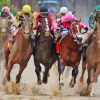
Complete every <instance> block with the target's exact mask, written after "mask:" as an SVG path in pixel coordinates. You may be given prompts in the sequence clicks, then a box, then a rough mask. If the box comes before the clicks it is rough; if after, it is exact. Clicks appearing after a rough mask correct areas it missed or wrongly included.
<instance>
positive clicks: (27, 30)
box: [20, 15, 33, 39]
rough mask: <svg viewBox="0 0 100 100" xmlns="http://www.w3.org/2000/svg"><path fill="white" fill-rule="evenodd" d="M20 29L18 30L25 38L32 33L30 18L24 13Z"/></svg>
mask: <svg viewBox="0 0 100 100" xmlns="http://www.w3.org/2000/svg"><path fill="white" fill-rule="evenodd" d="M21 23H22V24H21V30H20V32H21V33H22V34H23V36H24V37H25V38H26V39H27V38H28V37H29V36H30V35H31V33H32V24H33V22H32V18H31V17H29V16H27V15H25V16H24V18H23V21H22V22H21Z"/></svg>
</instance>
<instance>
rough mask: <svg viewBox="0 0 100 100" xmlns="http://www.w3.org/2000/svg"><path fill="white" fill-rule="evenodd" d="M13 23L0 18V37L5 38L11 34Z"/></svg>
mask: <svg viewBox="0 0 100 100" xmlns="http://www.w3.org/2000/svg"><path fill="white" fill-rule="evenodd" d="M11 24H12V23H11V22H10V21H9V19H7V18H3V17H0V35H1V36H5V35H7V33H8V32H9V33H10V27H11Z"/></svg>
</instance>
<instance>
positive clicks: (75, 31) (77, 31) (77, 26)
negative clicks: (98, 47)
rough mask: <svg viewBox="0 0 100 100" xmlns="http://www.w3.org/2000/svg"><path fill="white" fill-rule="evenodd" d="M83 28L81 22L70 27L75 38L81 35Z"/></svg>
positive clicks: (73, 23) (76, 22)
mask: <svg viewBox="0 0 100 100" xmlns="http://www.w3.org/2000/svg"><path fill="white" fill-rule="evenodd" d="M81 29H82V28H81V26H80V21H74V22H72V24H71V27H70V32H71V34H72V36H73V37H75V36H76V35H78V34H81Z"/></svg>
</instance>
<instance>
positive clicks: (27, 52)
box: [4, 15, 33, 83]
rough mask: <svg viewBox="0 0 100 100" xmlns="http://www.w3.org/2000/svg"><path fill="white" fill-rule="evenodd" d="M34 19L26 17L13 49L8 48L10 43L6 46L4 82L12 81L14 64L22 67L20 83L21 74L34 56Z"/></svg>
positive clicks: (17, 81)
mask: <svg viewBox="0 0 100 100" xmlns="http://www.w3.org/2000/svg"><path fill="white" fill-rule="evenodd" d="M31 25H32V19H31V18H30V17H29V16H27V15H26V16H24V20H23V22H22V26H21V28H20V29H19V31H18V33H17V35H16V40H15V43H14V45H13V47H12V48H11V49H9V48H8V46H7V45H8V43H7V44H6V45H5V48H4V53H5V61H6V62H5V66H6V73H5V77H4V80H6V81H10V73H11V70H12V68H13V65H14V64H19V65H20V70H19V73H18V75H17V77H16V83H19V82H20V78H21V74H22V72H23V70H24V69H25V67H26V66H27V63H28V61H29V59H30V56H31V54H32V49H33V46H32V40H31V31H32V26H31Z"/></svg>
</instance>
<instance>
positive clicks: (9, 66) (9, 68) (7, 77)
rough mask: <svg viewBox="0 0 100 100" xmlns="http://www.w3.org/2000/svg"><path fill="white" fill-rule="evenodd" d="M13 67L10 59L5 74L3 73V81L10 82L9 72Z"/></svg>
mask: <svg viewBox="0 0 100 100" xmlns="http://www.w3.org/2000/svg"><path fill="white" fill-rule="evenodd" d="M13 65H14V64H13V63H12V60H11V59H10V60H9V61H8V66H7V71H6V73H5V78H4V80H7V81H10V72H11V70H12V67H13Z"/></svg>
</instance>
